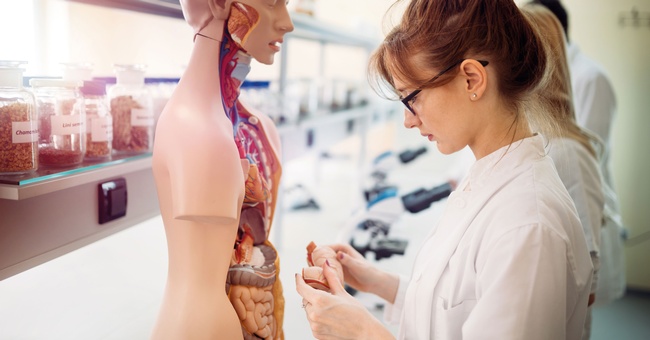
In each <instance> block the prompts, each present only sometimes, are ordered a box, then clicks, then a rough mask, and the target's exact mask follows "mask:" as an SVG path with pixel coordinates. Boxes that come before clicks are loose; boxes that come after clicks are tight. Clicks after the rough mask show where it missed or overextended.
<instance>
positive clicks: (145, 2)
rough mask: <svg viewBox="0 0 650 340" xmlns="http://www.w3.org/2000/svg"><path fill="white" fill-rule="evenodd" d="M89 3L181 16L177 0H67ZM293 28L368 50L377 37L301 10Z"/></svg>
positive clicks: (297, 35) (300, 33) (293, 16)
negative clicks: (351, 29) (352, 30)
mask: <svg viewBox="0 0 650 340" xmlns="http://www.w3.org/2000/svg"><path fill="white" fill-rule="evenodd" d="M68 1H72V2H81V3H85V4H90V5H97V6H103V7H111V8H118V9H125V10H130V11H136V12H141V13H147V14H154V15H160V16H166V17H170V18H176V19H184V17H183V11H182V9H181V5H180V2H179V1H178V0H68ZM290 15H291V20H292V21H293V25H294V31H293V32H291V33H289V34H287V37H288V38H302V39H309V40H315V41H320V42H327V43H336V44H344V45H353V46H359V47H364V48H368V49H372V48H375V47H376V46H377V45H378V43H379V40H378V39H377V38H373V37H369V36H365V35H361V34H354V33H353V32H350V31H349V30H345V29H343V28H339V27H335V26H333V25H330V24H327V23H324V22H322V21H320V20H317V19H314V18H313V17H311V16H309V15H306V14H302V13H295V12H293V13H291V14H290Z"/></svg>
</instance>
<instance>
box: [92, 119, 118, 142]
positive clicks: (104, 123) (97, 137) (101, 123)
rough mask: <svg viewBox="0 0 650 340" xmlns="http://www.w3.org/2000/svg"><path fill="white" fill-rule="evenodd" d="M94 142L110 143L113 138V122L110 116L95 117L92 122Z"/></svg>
mask: <svg viewBox="0 0 650 340" xmlns="http://www.w3.org/2000/svg"><path fill="white" fill-rule="evenodd" d="M90 133H91V137H92V140H93V142H109V141H111V140H112V139H113V138H112V137H113V120H112V119H111V117H110V116H107V117H95V118H93V119H91V121H90Z"/></svg>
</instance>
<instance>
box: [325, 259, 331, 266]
mask: <svg viewBox="0 0 650 340" xmlns="http://www.w3.org/2000/svg"><path fill="white" fill-rule="evenodd" d="M325 263H327V266H328V267H331V266H332V265H331V264H330V261H329V260H327V259H326V260H325Z"/></svg>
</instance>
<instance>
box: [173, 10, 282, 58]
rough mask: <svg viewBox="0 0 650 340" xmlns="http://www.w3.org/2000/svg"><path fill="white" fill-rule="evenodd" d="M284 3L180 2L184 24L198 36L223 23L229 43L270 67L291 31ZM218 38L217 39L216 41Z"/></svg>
mask: <svg viewBox="0 0 650 340" xmlns="http://www.w3.org/2000/svg"><path fill="white" fill-rule="evenodd" d="M287 3H288V1H285V0H240V1H231V0H181V5H182V8H183V15H184V17H185V20H186V21H187V22H188V24H190V26H191V27H192V28H193V29H194V32H196V33H199V32H201V30H202V29H203V28H204V27H206V26H207V25H208V23H210V21H211V20H214V19H215V18H217V19H219V20H226V19H227V25H228V31H229V32H230V34H231V36H232V38H233V40H234V41H235V42H236V43H237V44H238V45H239V46H240V47H241V48H242V49H243V50H244V51H246V52H247V53H248V54H249V55H251V56H252V57H253V58H255V59H256V60H257V61H258V62H260V63H262V64H267V65H270V64H272V63H273V61H274V58H275V54H276V53H277V52H279V51H280V44H281V43H282V42H283V41H284V35H285V34H286V33H288V32H291V31H293V23H292V22H291V18H290V17H289V12H288V10H287ZM219 38H220V37H219Z"/></svg>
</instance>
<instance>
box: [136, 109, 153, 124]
mask: <svg viewBox="0 0 650 340" xmlns="http://www.w3.org/2000/svg"><path fill="white" fill-rule="evenodd" d="M153 123H154V121H153V110H151V109H149V108H144V109H131V125H132V126H153Z"/></svg>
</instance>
